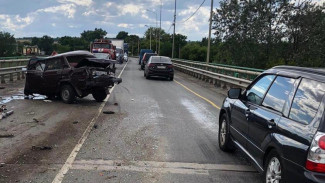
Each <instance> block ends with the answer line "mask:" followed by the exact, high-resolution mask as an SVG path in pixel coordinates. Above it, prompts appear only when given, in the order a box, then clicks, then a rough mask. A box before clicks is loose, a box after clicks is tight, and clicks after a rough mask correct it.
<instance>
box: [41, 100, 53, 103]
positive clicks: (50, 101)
mask: <svg viewBox="0 0 325 183" xmlns="http://www.w3.org/2000/svg"><path fill="white" fill-rule="evenodd" d="M43 101H44V102H48V103H49V102H52V100H43Z"/></svg>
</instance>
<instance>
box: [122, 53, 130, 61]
mask: <svg viewBox="0 0 325 183" xmlns="http://www.w3.org/2000/svg"><path fill="white" fill-rule="evenodd" d="M123 60H124V61H125V62H127V61H128V60H129V58H128V54H127V53H126V52H125V53H124V56H123Z"/></svg>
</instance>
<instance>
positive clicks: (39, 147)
mask: <svg viewBox="0 0 325 183" xmlns="http://www.w3.org/2000/svg"><path fill="white" fill-rule="evenodd" d="M32 150H52V147H51V146H32Z"/></svg>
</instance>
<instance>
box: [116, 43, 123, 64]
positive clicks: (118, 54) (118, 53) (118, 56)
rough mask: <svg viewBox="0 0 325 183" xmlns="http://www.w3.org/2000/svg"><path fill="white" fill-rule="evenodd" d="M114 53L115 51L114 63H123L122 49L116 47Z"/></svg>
mask: <svg viewBox="0 0 325 183" xmlns="http://www.w3.org/2000/svg"><path fill="white" fill-rule="evenodd" d="M115 51H116V61H118V62H119V63H123V58H124V52H123V50H122V48H118V47H116V50H115Z"/></svg>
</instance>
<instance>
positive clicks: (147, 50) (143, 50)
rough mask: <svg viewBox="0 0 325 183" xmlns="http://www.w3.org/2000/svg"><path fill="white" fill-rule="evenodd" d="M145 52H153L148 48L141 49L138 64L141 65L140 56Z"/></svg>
mask: <svg viewBox="0 0 325 183" xmlns="http://www.w3.org/2000/svg"><path fill="white" fill-rule="evenodd" d="M145 53H153V51H152V50H150V49H141V50H140V54H139V65H141V61H142V57H143V55H144V54H145Z"/></svg>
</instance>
